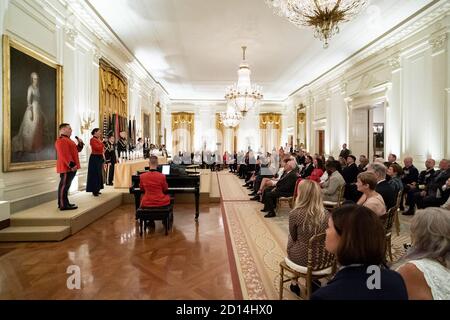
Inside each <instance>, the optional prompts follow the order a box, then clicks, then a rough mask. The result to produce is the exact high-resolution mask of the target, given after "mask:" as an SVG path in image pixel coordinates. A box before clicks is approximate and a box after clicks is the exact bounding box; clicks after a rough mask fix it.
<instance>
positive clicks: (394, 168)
mask: <svg viewBox="0 0 450 320" xmlns="http://www.w3.org/2000/svg"><path fill="white" fill-rule="evenodd" d="M387 175H388V176H389V177H391V179H390V180H389V184H390V185H391V187H392V189H394V192H395V196H396V197H397V196H398V194H399V192H403V182H402V179H401V178H400V177H401V176H402V175H403V169H402V167H400V165H399V164H397V163H392V164H390V165H389V167H388V170H387Z"/></svg>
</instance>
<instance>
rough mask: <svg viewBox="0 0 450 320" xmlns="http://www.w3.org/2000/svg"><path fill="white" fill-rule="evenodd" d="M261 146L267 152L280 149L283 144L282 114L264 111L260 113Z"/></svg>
mask: <svg viewBox="0 0 450 320" xmlns="http://www.w3.org/2000/svg"><path fill="white" fill-rule="evenodd" d="M259 129H260V131H261V146H262V147H263V148H264V150H265V151H266V152H272V150H273V149H275V150H278V148H279V147H280V146H281V114H279V113H263V114H260V115H259Z"/></svg>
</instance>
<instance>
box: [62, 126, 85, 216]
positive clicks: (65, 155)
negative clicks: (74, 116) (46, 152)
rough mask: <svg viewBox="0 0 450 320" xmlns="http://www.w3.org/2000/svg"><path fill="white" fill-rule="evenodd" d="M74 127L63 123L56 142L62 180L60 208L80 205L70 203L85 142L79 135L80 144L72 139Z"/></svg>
mask: <svg viewBox="0 0 450 320" xmlns="http://www.w3.org/2000/svg"><path fill="white" fill-rule="evenodd" d="M71 135H72V128H71V127H70V124H68V123H63V124H61V125H60V126H59V138H58V140H56V142H55V149H56V155H57V160H56V172H58V173H59V175H60V178H61V181H60V182H59V187H58V208H59V209H60V210H75V209H77V208H78V207H77V206H76V205H74V204H70V203H69V198H68V193H69V189H70V185H71V184H72V180H73V178H74V177H75V175H76V174H77V170H78V169H80V160H79V158H78V152H81V150H83V146H84V143H83V141H82V140H81V139H79V138H78V137H75V138H76V139H77V141H78V145H77V144H75V142H73V141H72V140H71V139H70V136H71Z"/></svg>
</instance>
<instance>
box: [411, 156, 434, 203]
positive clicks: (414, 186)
mask: <svg viewBox="0 0 450 320" xmlns="http://www.w3.org/2000/svg"><path fill="white" fill-rule="evenodd" d="M435 165H436V161H435V160H434V159H427V161H425V168H426V169H425V170H423V171H421V172H420V174H419V179H418V181H417V183H415V182H413V183H411V184H409V191H408V192H407V193H406V205H407V206H411V203H412V202H413V201H414V196H415V195H416V193H420V192H422V191H423V190H425V189H426V188H427V186H428V185H429V183H430V182H431V180H432V179H433V177H434V174H435V171H434V166H435Z"/></svg>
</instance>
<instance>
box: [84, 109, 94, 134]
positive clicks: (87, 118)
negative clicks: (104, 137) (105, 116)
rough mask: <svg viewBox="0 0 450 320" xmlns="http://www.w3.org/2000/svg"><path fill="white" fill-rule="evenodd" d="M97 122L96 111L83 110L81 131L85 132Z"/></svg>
mask: <svg viewBox="0 0 450 320" xmlns="http://www.w3.org/2000/svg"><path fill="white" fill-rule="evenodd" d="M94 122H95V113H94V111H91V110H89V111H83V113H82V114H81V132H85V131H87V130H89V129H90V128H91V126H92V125H93V124H94Z"/></svg>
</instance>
